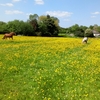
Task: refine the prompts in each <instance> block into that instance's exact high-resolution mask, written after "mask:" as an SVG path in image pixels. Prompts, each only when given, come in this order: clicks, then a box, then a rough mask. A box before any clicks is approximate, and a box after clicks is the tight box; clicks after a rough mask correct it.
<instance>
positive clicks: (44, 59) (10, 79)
mask: <svg viewBox="0 0 100 100" xmlns="http://www.w3.org/2000/svg"><path fill="white" fill-rule="evenodd" d="M2 37H3V35H0V100H100V38H89V41H88V43H87V44H82V38H64V37H52V38H51V37H26V36H14V39H13V40H11V39H10V40H9V39H8V40H2Z"/></svg>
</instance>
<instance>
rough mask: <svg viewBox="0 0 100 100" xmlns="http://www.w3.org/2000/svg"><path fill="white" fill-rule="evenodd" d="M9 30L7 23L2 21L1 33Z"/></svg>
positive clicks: (0, 22) (0, 24)
mask: <svg viewBox="0 0 100 100" xmlns="http://www.w3.org/2000/svg"><path fill="white" fill-rule="evenodd" d="M7 31H8V30H7V29H6V23H5V22H3V21H0V33H6V32H7Z"/></svg>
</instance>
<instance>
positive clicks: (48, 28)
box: [38, 15, 59, 36]
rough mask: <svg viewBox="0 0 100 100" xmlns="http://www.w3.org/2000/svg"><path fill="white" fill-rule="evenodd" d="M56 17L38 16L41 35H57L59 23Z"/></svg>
mask: <svg viewBox="0 0 100 100" xmlns="http://www.w3.org/2000/svg"><path fill="white" fill-rule="evenodd" d="M57 21H58V19H57V18H55V17H50V15H47V16H40V17H39V20H38V25H39V31H40V32H41V35H42V36H58V32H59V25H58V23H57Z"/></svg>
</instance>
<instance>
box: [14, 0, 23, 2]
mask: <svg viewBox="0 0 100 100" xmlns="http://www.w3.org/2000/svg"><path fill="white" fill-rule="evenodd" d="M12 1H13V2H19V1H21V0H12Z"/></svg>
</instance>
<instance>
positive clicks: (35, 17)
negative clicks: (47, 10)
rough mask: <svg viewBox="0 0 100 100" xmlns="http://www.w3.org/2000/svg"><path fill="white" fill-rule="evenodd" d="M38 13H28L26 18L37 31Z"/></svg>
mask: <svg viewBox="0 0 100 100" xmlns="http://www.w3.org/2000/svg"><path fill="white" fill-rule="evenodd" d="M37 21H38V15H37V14H34V15H29V19H28V20H27V22H29V23H30V24H31V25H32V27H33V29H34V30H35V32H37V31H38V22H37Z"/></svg>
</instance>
